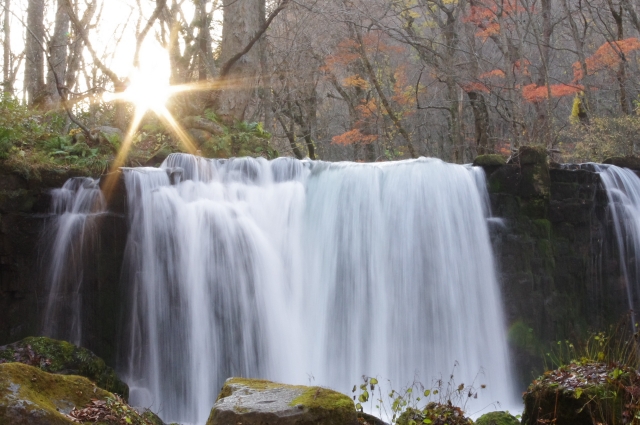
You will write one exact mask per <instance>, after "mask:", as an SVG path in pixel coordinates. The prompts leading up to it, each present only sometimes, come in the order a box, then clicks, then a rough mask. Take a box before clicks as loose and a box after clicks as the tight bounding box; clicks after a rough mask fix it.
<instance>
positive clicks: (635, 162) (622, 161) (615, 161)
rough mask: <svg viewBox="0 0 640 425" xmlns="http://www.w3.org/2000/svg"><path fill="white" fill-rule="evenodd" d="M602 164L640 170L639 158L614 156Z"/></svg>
mask: <svg viewBox="0 0 640 425" xmlns="http://www.w3.org/2000/svg"><path fill="white" fill-rule="evenodd" d="M603 164H612V165H617V166H618V167H622V168H630V169H632V170H636V171H638V170H640V158H638V157H635V156H614V157H611V158H607V159H605V160H604V161H603Z"/></svg>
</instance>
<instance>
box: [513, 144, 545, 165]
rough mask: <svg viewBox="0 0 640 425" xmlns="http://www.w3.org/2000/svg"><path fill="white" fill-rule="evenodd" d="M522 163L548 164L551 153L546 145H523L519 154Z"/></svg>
mask: <svg viewBox="0 0 640 425" xmlns="http://www.w3.org/2000/svg"><path fill="white" fill-rule="evenodd" d="M517 157H518V160H519V162H520V165H529V164H548V162H549V155H548V154H547V148H546V147H544V146H522V147H521V148H520V149H518V154H517Z"/></svg>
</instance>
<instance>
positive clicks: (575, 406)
mask: <svg viewBox="0 0 640 425" xmlns="http://www.w3.org/2000/svg"><path fill="white" fill-rule="evenodd" d="M523 398H524V412H523V414H522V424H523V425H538V424H540V423H557V424H559V425H588V424H599V423H601V424H625V423H636V421H637V420H638V419H639V418H640V374H639V373H638V372H637V371H636V370H635V369H633V368H631V367H626V366H622V365H618V364H608V363H604V362H585V363H572V364H570V365H567V366H563V367H561V368H559V369H557V370H554V371H549V372H546V373H545V374H544V376H542V377H540V378H539V379H537V380H535V381H534V382H533V383H532V384H531V385H530V386H529V388H528V389H527V391H526V392H525V393H524V395H523Z"/></svg>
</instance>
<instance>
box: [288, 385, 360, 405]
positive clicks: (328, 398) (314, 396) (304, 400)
mask: <svg viewBox="0 0 640 425" xmlns="http://www.w3.org/2000/svg"><path fill="white" fill-rule="evenodd" d="M300 388H306V389H305V391H304V392H303V393H302V394H301V395H300V396H298V397H296V398H294V399H293V400H292V401H291V403H289V405H290V406H297V405H299V404H301V405H303V406H305V407H308V408H309V409H318V408H321V409H349V410H350V411H353V410H354V409H355V407H354V405H353V400H351V399H350V398H349V397H347V396H346V395H344V394H341V393H339V392H336V391H333V390H329V389H326V388H321V387H300Z"/></svg>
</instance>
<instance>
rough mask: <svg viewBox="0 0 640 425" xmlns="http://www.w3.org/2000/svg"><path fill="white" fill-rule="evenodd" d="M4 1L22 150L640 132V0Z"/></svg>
mask: <svg viewBox="0 0 640 425" xmlns="http://www.w3.org/2000/svg"><path fill="white" fill-rule="evenodd" d="M0 16H1V19H2V22H3V25H2V34H1V36H2V50H3V61H2V85H3V95H2V98H1V99H2V104H1V106H0V108H1V109H2V114H1V115H0V155H1V156H2V157H4V158H8V159H9V160H11V161H14V162H16V163H20V162H21V161H22V162H23V163H30V164H34V163H39V162H43V163H54V164H58V165H73V164H76V163H83V164H89V165H90V166H91V167H94V168H98V169H106V168H107V167H108V165H109V164H112V163H114V159H115V163H116V164H118V165H121V164H127V163H132V164H134V165H137V164H144V163H146V161H148V160H149V159H150V158H152V157H159V158H162V157H163V156H166V155H167V154H168V153H167V152H169V153H170V152H175V151H185V152H191V153H200V154H202V155H204V156H212V157H228V156H244V155H249V156H265V157H267V158H271V157H274V156H277V155H279V156H292V157H297V158H300V159H302V158H305V157H308V158H310V159H322V160H329V161H337V160H349V161H361V162H373V161H387V160H394V159H405V158H417V157H419V156H429V157H437V158H441V159H443V160H445V161H449V162H455V163H465V162H470V161H472V160H473V158H475V156H477V155H479V154H485V153H497V154H502V155H505V156H508V155H510V153H511V152H512V151H513V150H515V149H517V148H518V147H520V146H522V145H543V146H545V147H546V148H547V149H548V151H549V152H550V153H551V154H552V156H553V160H555V161H557V162H578V161H602V160H604V159H605V158H607V157H611V156H627V155H633V154H637V151H638V149H640V146H639V144H640V137H639V136H638V134H640V117H639V115H640V97H639V94H640V7H639V5H638V4H637V3H636V2H635V1H633V0H278V1H272V0H155V1H151V0H135V1H134V0H17V1H16V0H4V1H3V2H2V7H1V8H0ZM159 56H162V57H163V58H165V59H166V60H164V61H162V62H154V60H155V58H157V57H159Z"/></svg>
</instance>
